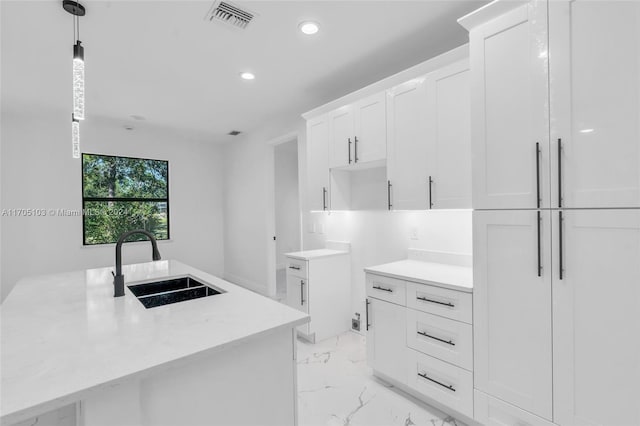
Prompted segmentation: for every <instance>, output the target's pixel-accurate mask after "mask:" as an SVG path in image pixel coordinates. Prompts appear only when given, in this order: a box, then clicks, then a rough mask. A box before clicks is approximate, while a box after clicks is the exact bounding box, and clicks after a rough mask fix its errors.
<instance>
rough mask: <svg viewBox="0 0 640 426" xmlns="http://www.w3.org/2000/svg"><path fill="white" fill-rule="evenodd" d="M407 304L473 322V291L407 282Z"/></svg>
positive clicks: (447, 316)
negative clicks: (467, 291) (466, 291)
mask: <svg viewBox="0 0 640 426" xmlns="http://www.w3.org/2000/svg"><path fill="white" fill-rule="evenodd" d="M407 306H408V307H410V308H413V309H417V310H419V311H423V312H428V313H430V314H435V315H440V316H441V317H445V318H451V319H454V320H456V321H462V322H466V323H467V324H471V319H472V317H473V315H472V314H473V312H472V296H471V293H465V292H462V291H456V290H449V289H447V288H442V287H435V286H431V285H425V284H418V283H412V282H407Z"/></svg>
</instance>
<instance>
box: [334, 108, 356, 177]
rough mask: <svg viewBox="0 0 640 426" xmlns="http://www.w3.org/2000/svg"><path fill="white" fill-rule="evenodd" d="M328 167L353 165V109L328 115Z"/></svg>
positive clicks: (344, 109)
mask: <svg viewBox="0 0 640 426" xmlns="http://www.w3.org/2000/svg"><path fill="white" fill-rule="evenodd" d="M328 115H329V166H330V167H332V168H333V167H344V166H348V165H349V164H353V136H354V123H353V107H352V106H351V105H347V106H344V107H342V108H338V109H337V110H335V111H332V112H330V113H329V114H328Z"/></svg>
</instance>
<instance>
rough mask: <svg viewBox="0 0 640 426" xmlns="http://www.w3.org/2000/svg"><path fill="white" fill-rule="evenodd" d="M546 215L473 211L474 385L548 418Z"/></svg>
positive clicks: (549, 355)
mask: <svg viewBox="0 0 640 426" xmlns="http://www.w3.org/2000/svg"><path fill="white" fill-rule="evenodd" d="M550 215H551V212H550V211H549V210H546V211H539V210H537V211H536V210H498V211H475V212H474V213H473V284H474V285H473V287H474V288H473V324H474V325H473V327H474V370H475V382H474V386H475V388H477V389H479V390H481V391H483V392H485V393H487V394H489V395H492V396H494V397H497V398H499V399H501V400H503V401H506V402H508V403H510V404H513V405H515V406H517V407H520V408H523V409H524V410H527V411H529V412H531V413H534V414H536V415H538V416H540V417H543V418H545V419H548V420H551V418H552V392H551V389H552V346H551V345H552V331H551V243H550V240H551V232H550V230H551V220H550ZM592 313H593V312H592ZM554 370H556V369H554Z"/></svg>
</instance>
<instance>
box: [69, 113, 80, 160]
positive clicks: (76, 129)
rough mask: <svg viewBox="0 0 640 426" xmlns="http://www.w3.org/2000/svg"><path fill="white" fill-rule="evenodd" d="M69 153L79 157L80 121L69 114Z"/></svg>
mask: <svg viewBox="0 0 640 426" xmlns="http://www.w3.org/2000/svg"><path fill="white" fill-rule="evenodd" d="M71 155H72V156H73V158H80V122H79V121H78V120H76V118H75V117H74V116H73V115H72V116H71Z"/></svg>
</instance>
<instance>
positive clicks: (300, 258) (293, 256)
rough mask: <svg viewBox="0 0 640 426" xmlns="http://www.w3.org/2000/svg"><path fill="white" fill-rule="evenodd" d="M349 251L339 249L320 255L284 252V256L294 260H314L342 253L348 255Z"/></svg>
mask: <svg viewBox="0 0 640 426" xmlns="http://www.w3.org/2000/svg"><path fill="white" fill-rule="evenodd" d="M348 254H349V252H348V251H341V252H339V253H330V254H323V255H320V256H299V255H295V254H285V257H288V258H291V259H296V260H306V261H310V260H315V259H324V258H327V257H335V256H344V255H348Z"/></svg>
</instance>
